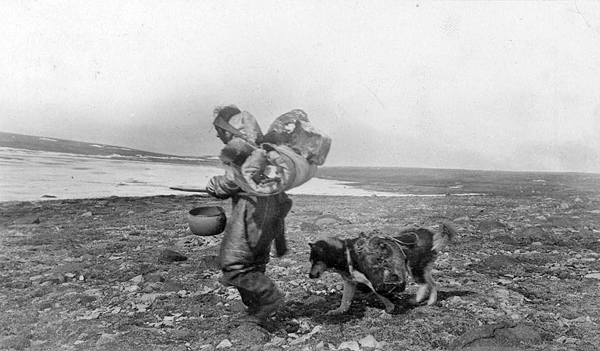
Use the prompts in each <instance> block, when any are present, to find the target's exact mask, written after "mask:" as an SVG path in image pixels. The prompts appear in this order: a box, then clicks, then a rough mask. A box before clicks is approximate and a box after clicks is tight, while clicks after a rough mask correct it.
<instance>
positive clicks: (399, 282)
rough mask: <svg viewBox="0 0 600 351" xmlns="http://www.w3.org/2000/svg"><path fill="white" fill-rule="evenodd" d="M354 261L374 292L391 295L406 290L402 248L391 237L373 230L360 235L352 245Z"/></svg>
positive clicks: (404, 260) (406, 273)
mask: <svg viewBox="0 0 600 351" xmlns="http://www.w3.org/2000/svg"><path fill="white" fill-rule="evenodd" d="M354 253H355V254H356V255H357V257H356V258H355V261H356V262H357V263H358V265H359V268H360V270H361V271H363V272H364V274H365V276H366V277H367V279H368V280H369V281H370V282H371V284H372V286H373V288H374V289H375V291H376V292H378V293H380V294H391V293H393V292H402V291H404V290H405V288H406V279H407V276H408V272H407V267H406V255H405V253H404V251H403V247H402V246H401V245H400V244H399V243H398V242H397V241H396V240H394V239H393V238H392V237H389V236H384V235H383V234H381V232H379V231H377V230H375V231H373V232H372V233H370V234H368V235H367V234H366V233H361V234H360V236H359V237H358V239H357V240H356V242H355V243H354Z"/></svg>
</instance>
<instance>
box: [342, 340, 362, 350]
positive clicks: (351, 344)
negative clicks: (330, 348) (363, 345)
mask: <svg viewBox="0 0 600 351" xmlns="http://www.w3.org/2000/svg"><path fill="white" fill-rule="evenodd" d="M337 349H338V350H352V351H360V345H359V344H358V342H356V341H344V342H343V343H341V344H340V346H338V348H337Z"/></svg>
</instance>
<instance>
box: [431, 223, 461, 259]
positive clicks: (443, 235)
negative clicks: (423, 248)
mask: <svg viewBox="0 0 600 351" xmlns="http://www.w3.org/2000/svg"><path fill="white" fill-rule="evenodd" d="M454 237H456V229H454V227H453V226H452V225H450V224H449V223H446V222H444V223H441V224H440V229H439V230H438V231H437V232H436V233H435V234H434V235H433V245H432V247H431V250H432V251H435V252H440V251H442V250H443V249H444V248H445V247H446V245H448V243H449V242H450V241H452V240H453V239H454Z"/></svg>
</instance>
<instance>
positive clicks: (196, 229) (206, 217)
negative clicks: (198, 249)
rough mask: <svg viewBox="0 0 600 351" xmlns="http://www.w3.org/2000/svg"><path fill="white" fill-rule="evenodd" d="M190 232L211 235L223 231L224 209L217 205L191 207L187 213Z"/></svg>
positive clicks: (225, 223)
mask: <svg viewBox="0 0 600 351" xmlns="http://www.w3.org/2000/svg"><path fill="white" fill-rule="evenodd" d="M187 218H188V224H189V226H190V230H191V231H192V233H194V234H196V235H200V236H211V235H218V234H221V233H223V231H224V230H225V226H226V225H227V216H225V210H224V209H223V208H222V207H219V206H204V207H196V208H193V209H191V210H190V211H189V212H188V215H187Z"/></svg>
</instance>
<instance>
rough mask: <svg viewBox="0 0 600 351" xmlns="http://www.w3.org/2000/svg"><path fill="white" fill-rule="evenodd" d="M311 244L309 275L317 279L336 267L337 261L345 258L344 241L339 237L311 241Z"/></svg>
mask: <svg viewBox="0 0 600 351" xmlns="http://www.w3.org/2000/svg"><path fill="white" fill-rule="evenodd" d="M308 245H309V246H310V263H311V268H310V273H309V277H311V278H313V279H315V278H320V277H321V275H322V274H323V273H324V272H325V271H327V270H329V269H335V268H337V267H335V266H336V265H337V261H339V260H340V259H343V260H345V259H344V258H345V256H344V242H343V241H342V240H340V239H337V238H327V239H325V240H319V241H317V242H315V243H309V244H308Z"/></svg>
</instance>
